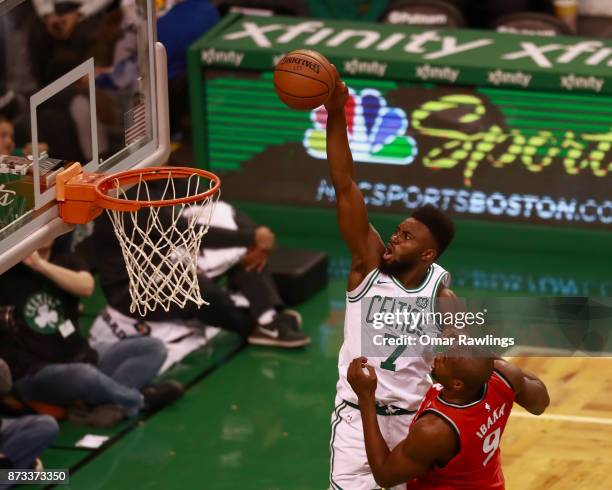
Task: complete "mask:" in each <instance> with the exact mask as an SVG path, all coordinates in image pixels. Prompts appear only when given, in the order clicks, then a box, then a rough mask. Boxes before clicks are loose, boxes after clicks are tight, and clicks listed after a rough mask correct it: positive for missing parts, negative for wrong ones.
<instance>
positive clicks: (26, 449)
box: [0, 415, 59, 490]
mask: <svg viewBox="0 0 612 490" xmlns="http://www.w3.org/2000/svg"><path fill="white" fill-rule="evenodd" d="M58 431H59V426H58V425H57V422H56V421H55V419H54V418H53V417H50V416H48V415H28V416H25V417H20V418H18V419H4V420H3V421H2V422H1V426H0V453H2V454H4V455H5V456H6V457H7V458H8V459H9V460H10V461H11V463H12V464H13V467H14V468H15V469H24V470H25V469H29V468H32V467H33V466H34V461H35V460H36V458H37V457H38V456H40V454H41V453H42V452H43V451H44V450H45V449H47V447H49V446H50V445H51V443H52V442H53V439H55V436H57V433H58ZM6 488H9V486H8V485H0V490H4V489H6Z"/></svg>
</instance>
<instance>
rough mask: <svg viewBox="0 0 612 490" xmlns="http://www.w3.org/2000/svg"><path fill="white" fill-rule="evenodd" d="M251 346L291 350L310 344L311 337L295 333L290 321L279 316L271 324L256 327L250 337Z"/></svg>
mask: <svg viewBox="0 0 612 490" xmlns="http://www.w3.org/2000/svg"><path fill="white" fill-rule="evenodd" d="M249 344H253V345H269V346H272V347H285V348H288V349H291V348H294V347H302V346H304V345H308V344H310V337H308V335H304V334H303V333H302V332H299V331H295V330H294V327H293V326H292V325H291V323H290V322H289V321H288V319H287V318H284V317H283V316H281V315H280V314H278V315H276V316H275V317H274V320H272V321H271V322H270V323H266V324H265V325H257V326H256V327H255V329H254V330H253V332H251V335H250V336H249Z"/></svg>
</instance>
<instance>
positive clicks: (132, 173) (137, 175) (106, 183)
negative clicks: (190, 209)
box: [95, 167, 221, 211]
mask: <svg viewBox="0 0 612 490" xmlns="http://www.w3.org/2000/svg"><path fill="white" fill-rule="evenodd" d="M192 175H199V176H200V177H203V178H206V179H208V180H210V181H211V182H213V183H214V185H213V186H212V187H211V188H210V189H207V190H206V191H204V192H200V193H198V194H194V195H193V196H187V197H181V198H175V199H162V200H157V201H146V200H145V201H143V200H131V199H121V198H118V197H112V196H109V195H108V194H107V192H108V191H110V190H112V189H117V188H118V187H120V186H132V185H134V184H138V182H140V181H141V180H145V181H149V180H162V179H167V178H182V179H186V178H189V177H191V176H192ZM117 184H118V185H117ZM220 188H221V179H220V178H219V177H218V176H217V175H215V174H213V173H212V172H209V171H208V170H202V169H199V168H191V167H148V168H142V169H136V170H126V171H125V172H119V173H116V174H111V175H108V176H106V177H104V178H102V179H100V180H99V181H98V182H97V183H96V187H95V192H96V203H97V204H98V205H99V206H100V207H102V208H105V209H111V210H113V211H138V210H139V209H140V208H143V207H161V206H176V205H178V204H189V203H192V202H198V201H203V200H204V199H206V198H208V197H210V196H212V195H213V194H215V193H216V192H218V191H219V189H220Z"/></svg>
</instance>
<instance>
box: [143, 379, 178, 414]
mask: <svg viewBox="0 0 612 490" xmlns="http://www.w3.org/2000/svg"><path fill="white" fill-rule="evenodd" d="M140 391H141V392H142V395H143V396H144V402H145V404H144V409H145V410H147V411H149V412H154V411H156V410H159V409H160V408H163V407H165V406H167V405H170V404H171V403H174V402H175V401H176V400H178V399H179V398H181V397H182V396H183V394H184V393H185V388H184V387H183V385H182V384H181V383H179V382H178V381H174V380H168V381H162V382H161V383H157V384H154V385H149V386H145V387H144V388H143V389H142V390H140Z"/></svg>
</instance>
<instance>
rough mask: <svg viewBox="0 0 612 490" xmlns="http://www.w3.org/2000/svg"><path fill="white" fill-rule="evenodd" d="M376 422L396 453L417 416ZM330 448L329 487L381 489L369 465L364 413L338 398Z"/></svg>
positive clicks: (384, 417) (386, 417) (335, 489)
mask: <svg viewBox="0 0 612 490" xmlns="http://www.w3.org/2000/svg"><path fill="white" fill-rule="evenodd" d="M377 418H378V425H379V427H380V431H381V433H382V435H383V437H384V438H385V441H387V445H388V446H389V449H393V448H394V447H395V446H397V445H398V444H399V443H400V442H401V441H402V440H404V439H405V438H406V436H407V435H408V429H409V428H410V423H411V422H412V419H413V418H414V414H407V415H378V417H377ZM329 447H330V452H331V456H330V477H329V480H330V481H329V485H330V488H331V489H332V490H373V489H378V488H380V485H378V484H377V483H376V481H375V480H374V477H373V476H372V473H371V471H370V465H369V464H368V457H367V455H366V449H365V442H364V438H363V425H362V424H361V412H360V411H359V410H358V409H356V408H353V407H351V406H349V405H347V403H346V402H345V401H344V400H342V399H341V398H338V397H336V402H335V408H334V412H333V413H332V418H331V441H330V443H329ZM401 487H404V485H402V486H401ZM396 488H400V487H396Z"/></svg>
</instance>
